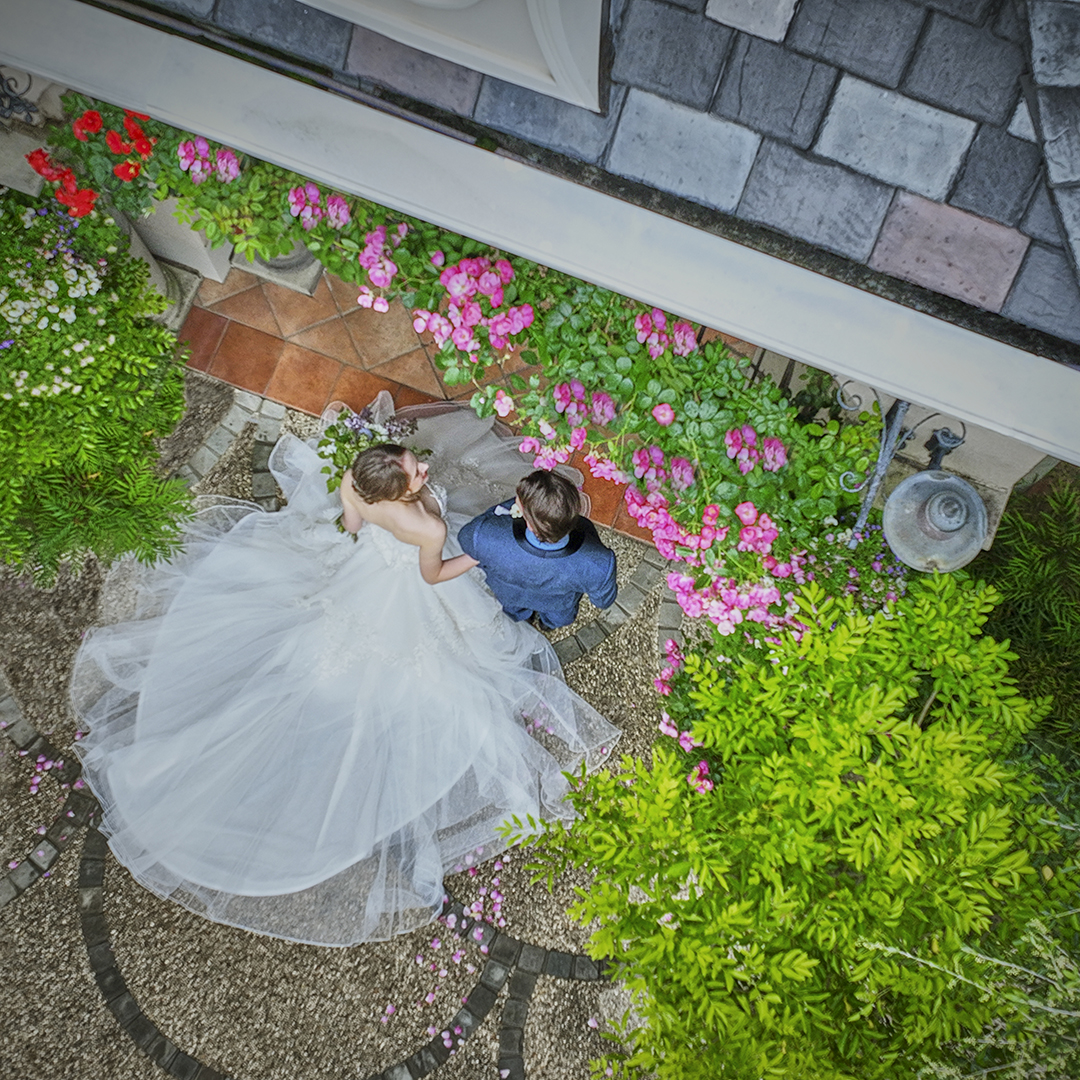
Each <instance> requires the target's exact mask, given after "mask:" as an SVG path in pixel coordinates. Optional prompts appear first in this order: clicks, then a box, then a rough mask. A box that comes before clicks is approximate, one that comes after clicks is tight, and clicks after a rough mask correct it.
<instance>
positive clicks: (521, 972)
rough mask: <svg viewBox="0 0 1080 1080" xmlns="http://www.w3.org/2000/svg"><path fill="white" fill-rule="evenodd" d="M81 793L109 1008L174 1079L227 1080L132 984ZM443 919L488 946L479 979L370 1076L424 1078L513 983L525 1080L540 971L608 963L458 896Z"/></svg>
mask: <svg viewBox="0 0 1080 1080" xmlns="http://www.w3.org/2000/svg"><path fill="white" fill-rule="evenodd" d="M73 794H77V793H73ZM80 798H81V799H82V800H84V801H85V802H86V803H87V804H88V809H87V818H88V820H89V824H90V827H89V828H88V829H87V830H86V839H85V840H84V842H83V850H82V859H81V861H80V863H79V881H78V904H79V922H80V925H81V927H82V932H83V940H84V941H85V943H86V951H87V958H88V960H89V962H90V969H91V971H93V973H94V981H95V982H96V983H97V985H98V989H99V990H100V991H101V996H102V997H103V998H104V999H105V1006H106V1008H107V1009H108V1010H109V1011H110V1012H111V1013H112V1014H113V1015H114V1016H115V1017H116V1019H117V1022H118V1023H119V1024H120V1027H121V1028H122V1029H123V1030H124V1031H125V1032H126V1033H127V1035H128V1037H129V1038H130V1039H131V1040H132V1042H134V1043H135V1045H136V1046H137V1047H138V1048H139V1049H140V1050H142V1051H143V1053H145V1054H146V1056H147V1057H149V1058H150V1060H151V1061H153V1062H154V1064H156V1065H159V1066H161V1068H162V1069H164V1070H165V1072H167V1073H168V1074H169V1075H170V1076H172V1077H175V1078H176V1080H229V1078H228V1077H227V1076H226V1075H225V1074H224V1073H222V1072H220V1071H219V1070H217V1069H214V1068H212V1067H211V1066H209V1065H204V1064H203V1063H202V1062H200V1061H199V1060H198V1059H197V1058H194V1057H192V1056H191V1055H190V1054H186V1053H184V1051H183V1050H181V1049H180V1048H179V1047H178V1046H177V1045H176V1044H175V1043H174V1042H173V1041H172V1040H171V1039H169V1038H168V1037H167V1036H166V1035H164V1034H162V1032H161V1031H160V1030H159V1028H158V1026H157V1025H156V1024H155V1023H154V1021H153V1020H151V1019H150V1018H149V1017H148V1016H147V1015H146V1014H145V1013H144V1012H143V1011H142V1009H141V1007H140V1006H139V1003H138V1002H137V1001H136V1000H135V998H134V996H133V995H132V993H131V991H130V990H129V989H128V986H127V982H126V981H125V979H124V976H123V974H122V973H121V971H120V968H119V966H118V964H117V961H116V954H115V953H114V952H113V947H112V934H111V932H110V930H109V924H108V922H107V921H106V919H105V859H106V857H107V855H108V851H109V845H108V842H107V841H106V839H105V837H104V835H103V834H102V833H101V832H99V831H98V828H97V826H98V824H100V810H99V809H98V807H97V803H96V802H95V800H94V799H92V798H90V797H89V796H80ZM439 921H440V922H442V923H443V924H444V925H446V926H447V927H448V928H449V929H450V930H451V931H452V932H453V933H454V934H455V935H457V936H459V937H460V938H462V939H464V940H467V941H471V942H472V943H474V944H475V945H476V946H478V947H486V948H487V950H488V952H487V962H486V963H485V964H484V966H483V968H482V969H481V971H480V981H479V982H478V983H477V984H476V985H475V986H474V987H473V988H472V990H471V991H470V992H469V993H468V995H467V996H466V997H465V1000H464V1003H463V1004H462V1007H461V1008H460V1009H458V1011H457V1012H456V1013H455V1014H454V1017H453V1019H452V1020H450V1021H449V1023H448V1024H447V1025H446V1028H445V1031H446V1033H447V1035H446V1037H445V1038H444V1037H443V1035H442V1033H440V1034H438V1035H436V1036H434V1037H433V1038H432V1039H431V1040H430V1041H429V1042H427V1043H425V1044H424V1045H423V1046H421V1047H420V1049H419V1050H417V1051H415V1052H414V1053H412V1054H410V1055H409V1056H408V1057H406V1058H403V1059H402V1060H401V1061H400V1062H398V1063H397V1064H395V1065H391V1066H389V1067H388V1068H387V1069H384V1070H383V1071H382V1072H379V1073H375V1074H373V1075H372V1076H370V1077H369V1078H368V1080H420V1078H421V1077H424V1076H428V1075H429V1074H430V1073H432V1072H434V1071H435V1070H436V1069H437V1068H438V1067H439V1066H440V1065H442V1064H443V1063H444V1062H446V1061H447V1060H449V1058H450V1054H451V1052H452V1050H453V1049H454V1044H455V1043H456V1044H457V1045H460V1044H461V1043H463V1042H464V1041H465V1040H466V1039H467V1038H468V1037H469V1036H470V1035H472V1033H473V1032H474V1031H475V1030H476V1029H477V1028H478V1027H479V1026H480V1025H481V1024H482V1023H483V1021H484V1019H485V1018H486V1017H487V1015H488V1013H490V1012H491V1010H492V1008H493V1007H494V1005H495V1001H496V999H497V997H498V995H499V992H500V991H501V990H502V988H503V987H504V986H505V985H506V984H507V983H509V990H510V997H509V999H508V1000H507V1002H506V1004H505V1005H504V1006H503V1011H502V1015H501V1017H500V1024H499V1062H498V1068H499V1072H500V1076H501V1077H503V1078H505V1080H525V1060H524V1046H525V1021H526V1018H527V1017H528V1012H529V1001H530V999H531V998H532V994H533V991H534V990H535V989H536V982H537V980H538V979H539V977H540V976H541V975H551V976H553V977H554V978H557V979H580V980H583V981H588V982H595V981H597V980H598V979H606V978H607V969H608V962H607V961H604V960H601V961H595V960H591V959H590V958H589V957H587V956H580V955H574V954H572V953H566V952H560V951H559V950H557V949H542V948H540V947H539V946H537V945H530V944H529V943H528V942H522V941H519V940H518V939H517V938H515V937H512V936H511V935H510V934H505V933H502V932H501V931H499V930H496V929H495V927H494V926H491V925H490V924H489V923H486V922H484V921H483V920H481V919H476V918H471V917H470V916H469V915H468V914H467V913H466V911H465V908H464V906H463V905H462V904H461V903H460V902H458V901H457V900H454V899H453V898H452V897H447V900H446V903H445V904H444V906H443V910H442V914H440V915H439ZM447 1043H449V1044H450V1045H447Z"/></svg>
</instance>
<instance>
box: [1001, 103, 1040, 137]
mask: <svg viewBox="0 0 1080 1080" xmlns="http://www.w3.org/2000/svg"><path fill="white" fill-rule="evenodd" d="M1008 132H1009V134H1010V135H1015V136H1016V137H1017V138H1018V139H1027V141H1028V142H1038V141H1039V136H1038V135H1036V134H1035V125H1034V124H1033V123H1032V122H1031V110H1030V109H1028V103H1027V98H1025V97H1024V96H1023V95H1022V94H1021V95H1020V100H1019V101H1018V102H1017V103H1016V108H1015V109H1014V110H1013V115H1012V119H1011V120H1010V121H1009V127H1008Z"/></svg>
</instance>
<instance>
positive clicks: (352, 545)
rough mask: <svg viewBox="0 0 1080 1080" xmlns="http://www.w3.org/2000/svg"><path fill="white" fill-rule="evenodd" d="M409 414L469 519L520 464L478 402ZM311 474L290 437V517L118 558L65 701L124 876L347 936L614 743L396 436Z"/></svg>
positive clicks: (432, 888)
mask: <svg viewBox="0 0 1080 1080" xmlns="http://www.w3.org/2000/svg"><path fill="white" fill-rule="evenodd" d="M385 404H386V403H383V405H384V407H385ZM419 411H421V412H422V410H419ZM419 424H420V426H419V429H418V431H417V434H416V436H415V439H414V440H412V442H413V445H414V446H416V447H417V448H419V447H420V446H427V447H430V448H432V449H433V450H434V454H433V458H432V460H433V466H432V472H433V474H435V473H441V474H442V475H443V476H444V479H445V480H447V481H448V487H449V489H450V490H449V491H448V493H447V494H448V495H449V497H450V504H451V507H452V508H456V509H459V510H464V511H465V512H466V514H468V515H470V516H471V514H473V513H476V512H478V511H479V510H483V509H485V508H486V507H487V506H490V505H491V504H492V503H494V502H497V501H499V500H500V499H505V498H508V497H510V495H511V494H512V492H513V483H514V481H515V480H516V478H517V476H520V475H521V474H523V473H524V472H526V471H528V468H527V466H526V465H525V464H524V459H522V458H521V456H520V455H519V454H517V453H516V451H508V450H507V447H506V445H505V443H503V442H501V441H500V440H499V438H498V436H496V435H494V434H493V433H492V432H491V430H490V421H481V420H479V419H478V418H477V417H476V416H475V414H473V413H472V412H471V411H467V410H460V409H458V410H454V411H450V412H443V413H442V415H434V416H430V415H429V416H425V417H423V418H422V419H421V420H420V422H419ZM450 447H453V448H454V451H453V457H451V454H450V453H449V452H448V448H450ZM323 464H324V462H323V459H322V458H320V457H319V456H318V454H317V453H316V451H315V449H314V444H313V443H303V442H301V441H300V440H299V439H296V438H294V437H292V436H289V435H286V436H284V437H283V438H282V439H281V440H280V441H279V442H278V444H277V445H276V447H275V449H274V452H273V454H272V456H271V468H272V470H273V472H274V475H275V477H276V478H277V480H278V483H279V484H280V486H281V488H282V490H283V491H284V492H285V494H286V497H287V499H288V504H287V506H286V507H285V508H284V509H282V510H280V511H279V512H277V513H274V514H267V513H263V512H262V511H260V510H259V509H258V508H257V507H255V506H253V505H251V504H249V503H243V502H238V501H236V500H226V499H217V500H212V502H211V505H208V506H205V507H204V508H203V509H201V510H200V512H199V513H198V514H197V515H196V517H195V519H194V520H193V521H192V522H191V523H189V525H188V526H187V528H186V533H185V543H184V549H183V551H182V553H181V554H179V555H177V556H175V557H174V558H173V559H171V560H170V561H168V562H160V563H157V564H155V565H154V566H151V567H145V566H140V565H138V564H134V563H132V562H125V563H122V564H120V565H119V566H118V568H117V569H116V570H114V571H113V572H112V573H111V574H110V577H109V580H108V582H107V583H106V589H105V596H104V610H105V611H106V612H109V611H110V609H111V615H108V614H107V616H106V621H111V622H112V625H108V626H105V627H99V628H97V629H95V630H93V631H91V632H90V633H89V634H88V635H87V637H86V639H85V641H84V643H83V645H82V647H81V649H80V651H79V655H78V657H77V660H76V667H75V674H74V677H73V682H72V700H73V702H74V705H75V708H76V711H77V713H78V714H79V716H80V720H81V725H82V726H83V727H84V728H89V735H88V736H87V737H86V738H85V739H84V740H83V741H82V743H81V744H80V745H81V751H80V753H81V756H82V758H83V770H84V776H85V778H86V780H87V782H88V783H89V785H90V787H91V789H92V790H93V792H94V794H95V795H96V796H97V798H98V801H99V802H100V804H101V806H102V810H103V823H102V826H101V828H102V831H103V832H105V833H106V834H107V835H108V837H109V845H110V847H111V848H112V851H113V853H114V854H115V855H116V857H117V859H118V860H119V861H120V862H121V863H122V864H123V865H124V866H126V867H127V869H128V870H129V871H130V872H131V873H132V875H133V876H134V877H135V878H136V879H137V880H138V881H140V882H141V883H142V884H143V885H145V886H146V887H147V888H149V889H151V890H152V891H153V892H155V893H157V894H158V895H160V896H163V897H166V898H168V899H170V900H173V901H175V902H177V903H179V904H182V905H184V906H185V907H187V908H189V909H190V910H192V911H195V912H197V913H199V914H201V915H203V916H205V917H206V918H209V919H212V920H214V921H216V922H221V923H227V924H230V925H233V926H238V927H244V928H246V929H249V930H254V931H256V932H259V933H264V934H271V935H273V936H275V937H281V938H286V939H289V940H293V941H301V942H308V943H312V944H320V945H350V944H354V943H356V942H360V941H369V940H384V939H386V938H388V937H390V936H392V935H394V934H397V933H401V932H403V931H407V930H411V929H414V928H416V927H418V926H421V925H423V924H424V923H426V922H429V921H430V920H431V919H432V918H434V917H435V916H436V915H437V914H438V913H439V911H440V910H441V907H442V903H443V886H442V878H443V874H444V873H446V872H449V871H453V870H454V869H455V868H458V869H460V868H461V867H462V866H465V865H470V864H473V863H475V862H480V861H483V860H485V859H488V858H490V857H492V856H493V855H495V854H497V853H498V852H499V851H500V850H502V848H503V847H505V841H504V840H503V838H502V837H501V836H500V834H499V826H500V824H501V823H503V822H504V821H505V820H506V819H507V818H508V817H510V816H511V815H517V817H518V818H520V819H522V820H525V819H526V816H527V815H532V817H533V818H552V817H563V818H568V817H571V816H572V813H573V812H572V810H571V808H570V807H569V805H568V804H567V803H566V802H564V801H563V796H564V795H565V793H566V791H567V780H566V777H565V776H564V775H563V773H564V771H569V772H573V771H575V770H576V771H580V768H581V765H582V763H584V764H585V766H586V767H587V768H595V767H596V766H598V765H599V764H601V763H602V762H603V761H604V760H606V756H607V755H608V754H609V753H610V750H611V747H612V746H613V744H614V743H615V741H616V740H617V739H618V737H619V732H618V731H617V729H615V728H613V727H612V726H611V725H610V724H609V723H608V722H607V721H606V720H604V719H603V718H602V717H601V716H600V715H599V714H598V713H597V712H596V711H595V710H594V709H592V708H591V707H590V706H589V705H588V704H587V703H586V702H584V701H583V700H582V699H581V698H580V697H578V696H577V695H576V694H575V693H573V691H571V690H570V689H569V688H568V687H567V686H566V684H565V682H564V681H563V679H562V673H561V670H560V668H559V663H558V660H557V658H556V657H555V654H554V651H553V650H552V648H551V646H550V645H549V644H548V642H547V641H546V639H545V638H544V637H543V636H542V635H540V634H539V633H537V631H535V630H534V629H532V627H530V626H529V625H528V624H527V623H523V622H513V621H511V620H510V619H509V618H508V617H507V616H505V615H504V614H503V612H502V610H501V607H500V605H499V603H498V602H497V601H496V600H495V599H494V598H493V597H492V595H491V594H490V592H488V590H487V589H486V587H485V586H484V584H483V577H482V575H481V574H480V572H479V571H478V570H472V569H471V567H472V566H473V565H474V564H473V561H472V560H471V559H470V558H469V557H468V556H466V555H464V554H461V553H460V548H458V547H457V546H456V542H455V541H454V539H453V538H454V536H456V532H457V529H458V528H459V527H460V525H461V524H463V522H464V520H466V517H465V516H463V515H462V514H461V513H452V512H451V513H446V511H445V503H442V504H441V500H440V493H439V491H438V490H437V489H436V488H435V487H434V485H433V484H428V483H427V472H428V466H427V465H426V464H425V463H423V462H422V461H420V460H419V459H418V457H417V456H416V454H414V453H413V452H412V450H409V449H405V448H403V447H395V446H381V447H374V448H372V449H370V450H368V451H365V452H364V453H363V454H361V455H360V456H359V457H358V458H357V460H356V462H354V466H353V468H352V470H351V471H350V472H349V473H347V474H346V480H345V482H343V484H342V491H341V495H340V498H341V502H340V503H339V502H338V501H337V498H335V497H333V496H330V495H328V493H327V488H326V482H325V477H324V475H323V474H322V472H321V468H322V466H323ZM515 472H516V475H513V473H515ZM481 503H482V504H483V505H480V504H481ZM455 504H456V505H455ZM342 511H344V512H343V513H342ZM339 516H341V518H342V522H343V525H344V527H345V529H346V530H347V531H346V532H344V533H342V532H341V531H340V530H339V529H338V526H337V524H336V520H337V518H338V517H339ZM124 605H126V607H127V610H126V612H124V616H123V617H120V618H118V614H117V612H118V609H119V608H120V607H122V606H124Z"/></svg>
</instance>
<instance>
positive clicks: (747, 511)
mask: <svg viewBox="0 0 1080 1080" xmlns="http://www.w3.org/2000/svg"><path fill="white" fill-rule="evenodd" d="M735 516H736V517H737V518H738V519H739V520H740V521H741V522H742V523H743V524H744V525H753V524H754V522H755V521H757V516H758V512H757V507H756V506H755V505H754V504H753V503H752V502H742V503H739V505H738V506H736V507H735Z"/></svg>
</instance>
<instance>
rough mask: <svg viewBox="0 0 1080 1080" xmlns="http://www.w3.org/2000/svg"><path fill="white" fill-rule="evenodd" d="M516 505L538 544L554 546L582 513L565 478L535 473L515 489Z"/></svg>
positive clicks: (579, 504) (575, 493)
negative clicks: (522, 511) (539, 542)
mask: <svg viewBox="0 0 1080 1080" xmlns="http://www.w3.org/2000/svg"><path fill="white" fill-rule="evenodd" d="M517 497H518V502H520V503H521V509H522V510H524V511H525V518H526V521H527V523H528V525H529V526H530V528H531V529H532V530H533V532H534V533H535V534H536V538H537V539H538V540H543V541H544V543H545V544H554V543H557V542H558V541H559V540H561V539H562V538H563V537H564V536H565V535H566V534H567V533H568V532H569V531H570V530H571V529H572V528H573V525H574V522H575V521H576V520H577V517H578V514H580V513H581V496H580V495H579V494H578V489H577V488H576V487H574V485H573V484H572V483H570V481H569V480H567V479H566V477H565V476H560V475H559V474H558V473H556V472H547V471H546V470H544V469H537V470H536V471H535V472H531V473H529V475H528V476H526V477H524V478H523V479H522V480H521V481H520V482H519V483H518V486H517Z"/></svg>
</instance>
